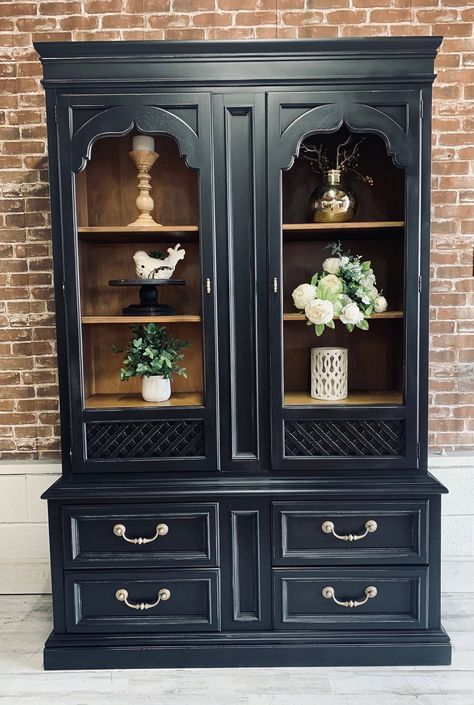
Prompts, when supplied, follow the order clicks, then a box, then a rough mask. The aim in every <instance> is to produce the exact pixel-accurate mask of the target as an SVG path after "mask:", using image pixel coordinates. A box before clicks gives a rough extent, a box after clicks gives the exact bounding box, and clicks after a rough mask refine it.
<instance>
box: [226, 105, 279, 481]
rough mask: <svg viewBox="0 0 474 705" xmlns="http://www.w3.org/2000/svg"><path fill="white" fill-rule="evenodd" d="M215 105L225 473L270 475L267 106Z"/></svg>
mask: <svg viewBox="0 0 474 705" xmlns="http://www.w3.org/2000/svg"><path fill="white" fill-rule="evenodd" d="M213 104H214V113H213V117H214V119H213V124H214V149H215V181H216V199H215V202H216V222H217V223H218V224H219V227H218V233H217V238H216V248H217V262H218V270H217V275H218V282H217V287H218V302H219V305H218V316H219V369H220V373H219V392H220V401H219V412H220V413H219V416H220V424H221V461H222V469H223V470H231V471H234V472H235V471H237V472H239V471H247V472H248V471H258V470H266V469H267V468H268V455H269V453H268V445H269V443H268V438H269V434H268V364H267V360H268V357H267V355H268V352H267V351H268V347H267V345H268V334H267V315H268V312H267V297H266V288H265V283H266V282H268V274H267V271H268V270H267V265H268V262H267V259H268V258H267V240H266V217H265V216H266V214H265V174H266V169H265V100H264V96H263V95H262V94H261V95H252V94H246V95H239V94H232V95H217V96H215V97H214V98H213ZM257 287H258V293H257Z"/></svg>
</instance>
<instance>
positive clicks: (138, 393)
mask: <svg viewBox="0 0 474 705" xmlns="http://www.w3.org/2000/svg"><path fill="white" fill-rule="evenodd" d="M122 100H123V105H122V106H120V107H118V108H117V107H112V108H109V109H105V110H103V109H102V110H100V109H98V110H97V113H96V115H94V116H93V117H92V118H89V121H88V122H87V123H86V124H85V125H83V126H81V127H80V128H79V129H78V130H77V132H76V134H75V135H74V136H73V138H72V146H71V151H70V155H71V162H70V165H69V166H70V167H71V172H69V174H70V175H71V176H72V181H71V198H72V201H73V208H72V213H71V216H72V217H71V221H72V223H71V224H72V232H71V233H70V237H69V236H65V238H64V247H65V252H67V253H70V254H71V258H70V259H66V260H65V262H66V281H65V289H66V294H67V299H68V303H69V304H70V305H69V316H68V329H69V332H70V334H71V335H73V336H74V332H75V331H77V333H78V338H77V347H78V349H79V350H80V357H79V359H78V360H77V367H76V365H75V362H76V361H75V359H74V356H72V357H71V359H70V361H69V363H70V369H71V374H72V375H73V376H75V375H77V377H75V378H74V379H71V387H72V396H73V405H72V407H73V424H74V425H73V455H74V461H73V464H74V469H82V470H85V471H112V472H117V471H126V470H129V469H133V470H135V471H136V470H145V471H149V470H164V471H170V470H171V471H172V470H173V469H203V468H206V469H209V467H211V468H212V464H214V468H215V469H217V457H216V443H215V440H214V439H215V435H216V429H215V424H216V401H215V362H214V360H215V351H214V346H215V335H214V303H213V259H214V257H213V242H214V240H213V217H212V208H211V167H210V150H209V131H207V132H206V130H205V129H203V130H202V135H201V136H200V137H199V138H198V136H197V134H196V132H195V131H194V130H193V127H192V125H193V124H194V123H195V122H197V119H196V118H194V119H192V110H194V111H196V110H201V112H202V119H203V124H206V120H205V113H207V114H208V102H207V100H206V97H205V96H204V97H202V98H201V99H200V101H199V102H200V103H201V105H199V106H196V104H194V105H193V106H192V110H191V106H190V110H189V113H190V114H189V116H188V117H189V123H190V124H188V125H186V123H185V120H184V119H183V115H186V111H185V109H184V108H183V106H181V107H180V110H179V114H180V116H179V117H177V116H176V115H174V113H173V110H172V109H170V110H168V109H166V108H165V107H163V106H161V107H160V106H159V101H157V100H156V97H154V99H153V105H140V104H138V105H133V101H132V98H131V97H126V96H125V97H123V99H122ZM168 100H169V98H168ZM76 109H77V108H76ZM94 123H95V125H94ZM207 125H209V121H207ZM124 127H126V129H123V128H124ZM84 131H87V134H86V135H85V136H84V134H83V133H84ZM84 151H85V154H84ZM84 157H86V158H84ZM76 167H79V168H76ZM66 170H67V167H66ZM71 224H69V223H68V224H67V229H68V230H71ZM65 235H66V232H65ZM74 262H75V263H76V265H75V266H74V267H73V266H72V265H73V263H74ZM76 326H77V327H76ZM74 347H75V342H73V345H72V346H71V349H73V348H74ZM118 460H120V462H119V463H118V462H117V461H118Z"/></svg>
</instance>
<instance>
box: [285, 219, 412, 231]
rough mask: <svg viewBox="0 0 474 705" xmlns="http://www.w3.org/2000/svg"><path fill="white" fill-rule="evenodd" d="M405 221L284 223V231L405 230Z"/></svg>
mask: <svg viewBox="0 0 474 705" xmlns="http://www.w3.org/2000/svg"><path fill="white" fill-rule="evenodd" d="M404 225H405V223H404V222H403V220H369V221H367V222H362V221H361V222H357V221H354V220H351V221H350V222H348V223H283V230H367V229H373V228H403V226H404Z"/></svg>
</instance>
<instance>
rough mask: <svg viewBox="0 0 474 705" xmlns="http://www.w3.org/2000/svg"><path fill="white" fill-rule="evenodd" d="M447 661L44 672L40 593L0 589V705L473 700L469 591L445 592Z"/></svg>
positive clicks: (344, 704) (468, 703)
mask: <svg viewBox="0 0 474 705" xmlns="http://www.w3.org/2000/svg"><path fill="white" fill-rule="evenodd" d="M443 612H444V625H445V627H446V628H447V630H448V631H449V633H450V635H451V638H452V640H453V646H454V657H453V665H452V666H445V667H436V668H381V669H370V668H359V669H356V670H353V669H350V668H332V669H330V668H278V669H276V668H275V669H271V668H266V669H206V670H202V669H188V670H179V671H176V670H171V669H166V670H156V671H151V670H143V671H76V672H74V671H69V672H64V671H63V672H57V673H51V672H49V673H44V672H43V671H42V666H41V649H42V645H43V642H44V640H45V638H46V636H47V634H48V632H49V630H50V623H51V605H50V600H49V598H48V597H45V596H21V597H19V596H0V635H1V639H0V705H66V704H67V705H96V704H97V705H99V704H100V705H359V704H360V705H474V593H471V594H468V595H467V596H466V595H459V596H458V595H454V596H453V595H445V596H444V598H443Z"/></svg>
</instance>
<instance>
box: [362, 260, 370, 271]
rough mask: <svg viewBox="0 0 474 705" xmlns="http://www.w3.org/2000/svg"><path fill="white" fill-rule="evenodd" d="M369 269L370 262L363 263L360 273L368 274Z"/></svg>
mask: <svg viewBox="0 0 474 705" xmlns="http://www.w3.org/2000/svg"><path fill="white" fill-rule="evenodd" d="M369 269H370V260H366V261H365V262H362V271H363V272H368V271H369Z"/></svg>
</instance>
